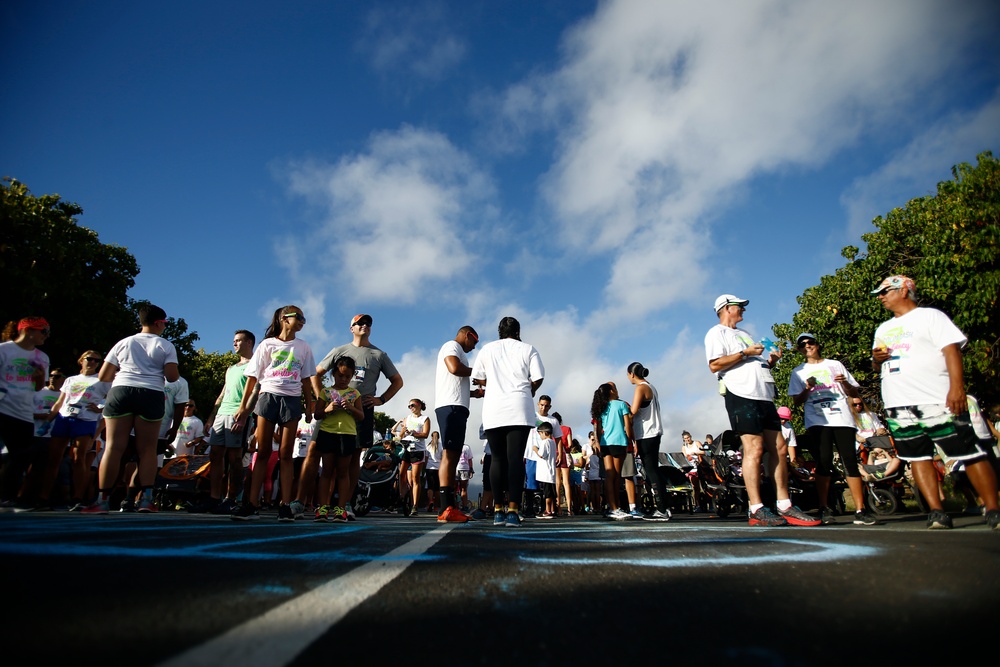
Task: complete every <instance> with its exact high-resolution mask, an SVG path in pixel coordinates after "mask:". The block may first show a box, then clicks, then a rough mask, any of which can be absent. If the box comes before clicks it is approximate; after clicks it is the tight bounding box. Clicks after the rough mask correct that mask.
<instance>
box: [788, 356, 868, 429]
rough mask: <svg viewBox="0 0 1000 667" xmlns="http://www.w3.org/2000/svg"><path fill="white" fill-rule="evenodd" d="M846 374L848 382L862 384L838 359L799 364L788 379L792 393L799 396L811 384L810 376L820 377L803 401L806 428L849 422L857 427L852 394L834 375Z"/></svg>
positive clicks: (846, 424) (789, 389)
mask: <svg viewBox="0 0 1000 667" xmlns="http://www.w3.org/2000/svg"><path fill="white" fill-rule="evenodd" d="M837 375H843V376H844V377H845V378H847V379H846V382H847V383H848V384H850V385H853V386H855V387H857V386H859V385H858V381H857V380H855V379H854V376H853V375H851V373H850V371H848V370H847V369H846V368H845V367H844V364H842V363H840V362H839V361H837V360H836V359H823V360H822V361H820V362H819V363H818V364H808V363H804V364H799V365H798V366H796V367H795V370H793V371H792V374H791V376H790V377H789V379H788V395H789V396H797V395H798V394H800V393H802V390H803V389H805V388H806V387H807V386H809V385H808V384H807V380H808V379H809V378H811V377H812V378H816V384H815V385H814V386H813V388H812V389H810V390H809V394H808V395H807V396H806V402H805V403H804V404H803V406H802V407H803V412H804V417H805V423H806V428H810V427H812V426H846V427H848V428H857V424H856V422H855V421H854V413H853V411H852V410H851V404H850V403H848V396H847V394H846V393H844V390H843V388H841V386H840V383H839V382H835V381H834V379H833V378H834V377H835V376H837Z"/></svg>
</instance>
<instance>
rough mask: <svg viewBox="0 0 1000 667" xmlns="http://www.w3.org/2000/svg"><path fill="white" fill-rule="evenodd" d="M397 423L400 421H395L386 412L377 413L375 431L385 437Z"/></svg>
mask: <svg viewBox="0 0 1000 667" xmlns="http://www.w3.org/2000/svg"><path fill="white" fill-rule="evenodd" d="M397 421H398V420H396V419H393V418H392V417H390V416H389V415H387V414H385V413H384V412H376V413H375V430H376V431H378V432H379V433H381V434H382V435H385V432H386V431H388V430H389V429H391V428H392V427H393V426H395V425H396V422H397Z"/></svg>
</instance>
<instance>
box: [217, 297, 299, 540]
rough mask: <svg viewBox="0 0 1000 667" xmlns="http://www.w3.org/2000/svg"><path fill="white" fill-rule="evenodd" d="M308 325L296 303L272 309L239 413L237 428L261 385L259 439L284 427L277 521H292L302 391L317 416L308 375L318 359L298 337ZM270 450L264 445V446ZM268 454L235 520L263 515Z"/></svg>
mask: <svg viewBox="0 0 1000 667" xmlns="http://www.w3.org/2000/svg"><path fill="white" fill-rule="evenodd" d="M305 324H306V318H305V315H303V314H302V309H301V308H299V307H298V306H293V305H289V306H283V307H281V308H278V309H277V310H275V311H274V317H273V318H272V320H271V325H270V326H269V327H268V328H267V331H265V332H264V340H263V341H261V343H260V345H258V346H257V349H256V350H254V353H253V357H251V359H250V363H248V364H247V368H246V370H245V371H244V372H243V373H244V375H246V376H247V384H246V387H245V388H244V390H243V400H242V401H241V402H240V409H239V411H238V412H237V413H236V424H237V428H241V427H242V424H243V422H244V421H245V420H246V418H247V417H248V416H249V415H250V412H251V410H250V402H251V400H252V397H253V396H254V393H255V392H254V389H255V388H257V385H258V384H259V385H260V395H259V396H258V398H257V404H256V406H255V407H254V409H253V412H254V414H256V415H257V432H256V436H257V443H258V447H260V446H261V443H270V442H272V440H273V439H274V432H275V429H276V428H277V427H279V426H280V427H281V444H280V446H279V449H278V458H279V462H278V474H279V476H280V490H281V504H280V505H279V506H278V521H284V522H289V521H294V520H295V516H294V515H293V513H292V508H291V502H292V500H293V496H294V494H295V485H294V480H295V469H294V467H293V466H294V464H293V462H292V454H293V453H294V452H295V431H296V427H297V425H298V423H299V418H300V417H301V416H302V394H303V392H304V393H305V395H306V410H307V413H308V414H309V415H312V414H313V408H314V405H315V402H316V401H315V396H314V395H313V387H312V383H311V381H310V379H309V378H311V377H312V376H313V375H315V374H316V361H315V360H314V358H313V353H312V348H310V347H309V343H307V342H305V341H304V340H302V339H300V338H296V337H295V335H296V334H297V333H298V332H299V331H301V330H302V327H303V326H305ZM264 447H265V449H266V445H264ZM269 454H270V452H269V451H265V452H263V455H261V453H260V452H258V456H257V460H256V461H255V462H254V465H253V471H252V474H251V481H250V488H249V489H247V490H246V491H245V492H244V494H243V504H242V505H241V506H240V507H238V508H237V509H236V510H234V511H233V514H232V515H231V516H232V518H233V519H235V520H238V521H248V520H254V519H259V518H260V504H259V503H260V493H261V488H263V486H264V480H265V478H266V477H267V461H268V458H269V456H268V455H269Z"/></svg>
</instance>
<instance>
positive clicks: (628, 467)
mask: <svg viewBox="0 0 1000 667" xmlns="http://www.w3.org/2000/svg"><path fill="white" fill-rule="evenodd" d="M638 472H639V471H638V470H636V469H635V455H634V454H633V453H632V452H626V453H625V460H624V461H622V477H635V476H636V474H637V473H638Z"/></svg>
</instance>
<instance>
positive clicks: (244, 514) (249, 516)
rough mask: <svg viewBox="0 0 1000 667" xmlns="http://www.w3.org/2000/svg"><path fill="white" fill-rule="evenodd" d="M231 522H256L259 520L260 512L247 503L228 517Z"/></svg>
mask: <svg viewBox="0 0 1000 667" xmlns="http://www.w3.org/2000/svg"><path fill="white" fill-rule="evenodd" d="M229 518H230V519H232V520H233V521H256V520H257V519H259V518H260V510H259V509H258V508H256V507H254V506H253V505H251V504H250V503H248V502H245V503H243V504H242V505H240V506H239V507H237V508H236V509H235V510H233V513H232V514H230V515H229Z"/></svg>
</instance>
